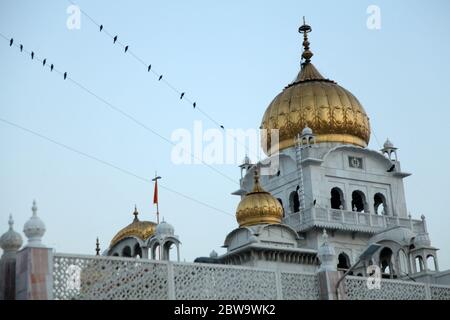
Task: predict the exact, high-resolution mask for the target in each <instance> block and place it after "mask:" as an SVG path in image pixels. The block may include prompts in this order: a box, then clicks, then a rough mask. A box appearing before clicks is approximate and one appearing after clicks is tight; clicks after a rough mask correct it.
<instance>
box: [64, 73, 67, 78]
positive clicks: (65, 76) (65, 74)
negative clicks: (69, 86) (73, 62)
mask: <svg viewBox="0 0 450 320" xmlns="http://www.w3.org/2000/svg"><path fill="white" fill-rule="evenodd" d="M66 79H67V72H64V80H66Z"/></svg>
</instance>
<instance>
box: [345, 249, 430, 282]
mask: <svg viewBox="0 0 450 320" xmlns="http://www.w3.org/2000/svg"><path fill="white" fill-rule="evenodd" d="M393 258H394V254H393V252H392V250H391V249H390V248H388V247H385V248H383V249H382V250H381V251H380V255H379V266H380V269H381V273H382V276H383V277H384V278H390V277H397V276H405V275H409V273H410V271H409V268H408V265H409V263H408V257H407V255H406V253H405V251H404V250H402V249H400V250H399V251H398V256H397V258H398V268H399V270H395V268H394V260H393ZM414 260H415V261H414V262H415V270H411V271H412V272H415V273H418V272H422V271H424V270H425V265H424V261H423V258H422V256H420V255H418V256H416V257H415V259H414ZM370 264H372V261H371V262H370ZM349 268H350V258H349V256H348V255H347V254H346V253H344V252H341V253H340V254H339V255H338V264H337V269H338V270H342V271H344V270H347V269H349ZM427 270H428V271H436V270H437V265H436V260H435V257H434V256H433V255H432V254H429V255H427Z"/></svg>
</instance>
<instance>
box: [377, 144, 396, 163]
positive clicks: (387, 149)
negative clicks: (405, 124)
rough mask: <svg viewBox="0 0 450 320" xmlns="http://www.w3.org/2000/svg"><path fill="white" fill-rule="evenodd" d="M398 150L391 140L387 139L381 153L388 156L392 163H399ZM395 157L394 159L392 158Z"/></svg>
mask: <svg viewBox="0 0 450 320" xmlns="http://www.w3.org/2000/svg"><path fill="white" fill-rule="evenodd" d="M397 150H398V148H396V147H394V144H393V143H392V142H391V140H389V138H387V139H386V142H385V143H384V144H383V149H381V150H380V151H381V153H382V154H385V155H387V157H388V158H389V160H391V161H398V158H397ZM392 155H394V158H393V157H392Z"/></svg>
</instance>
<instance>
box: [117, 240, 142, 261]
mask: <svg viewBox="0 0 450 320" xmlns="http://www.w3.org/2000/svg"><path fill="white" fill-rule="evenodd" d="M113 256H114V257H118V256H119V253H117V252H115V253H114V254H113ZM120 256H121V257H127V258H131V257H133V258H142V249H141V246H140V245H139V243H136V244H135V245H134V251H133V252H132V251H131V247H130V246H125V247H123V248H122V252H121V255H120Z"/></svg>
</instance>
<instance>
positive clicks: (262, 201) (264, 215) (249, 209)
mask: <svg viewBox="0 0 450 320" xmlns="http://www.w3.org/2000/svg"><path fill="white" fill-rule="evenodd" d="M282 218H283V207H282V206H281V204H280V202H279V201H278V200H277V199H276V198H275V197H273V196H272V195H271V194H270V193H269V192H267V191H265V190H264V189H263V188H262V187H261V185H260V184H259V177H258V171H257V170H255V184H254V186H253V190H252V191H251V192H249V193H247V194H246V195H245V197H244V199H242V200H241V202H240V203H239V205H238V207H237V209H236V220H237V222H238V223H239V227H246V226H251V225H255V224H279V223H281V219H282Z"/></svg>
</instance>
